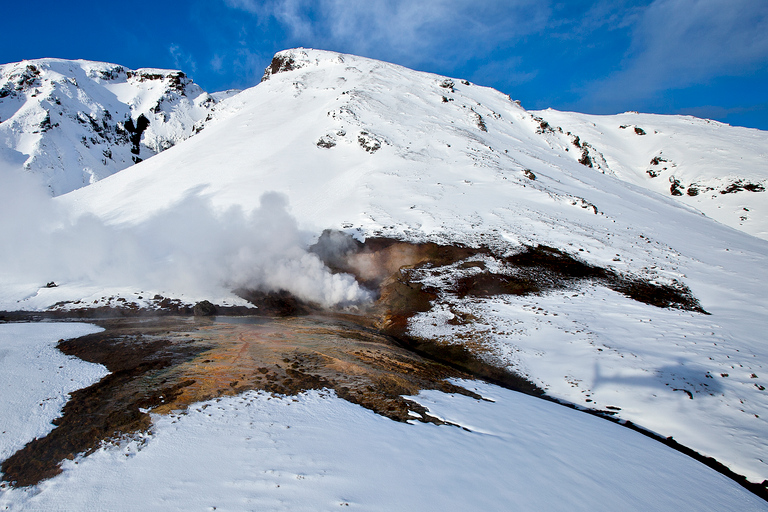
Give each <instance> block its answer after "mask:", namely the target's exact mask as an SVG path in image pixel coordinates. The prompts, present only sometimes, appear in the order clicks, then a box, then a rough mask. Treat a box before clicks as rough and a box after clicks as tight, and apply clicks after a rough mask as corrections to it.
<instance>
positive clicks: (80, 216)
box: [0, 49, 768, 482]
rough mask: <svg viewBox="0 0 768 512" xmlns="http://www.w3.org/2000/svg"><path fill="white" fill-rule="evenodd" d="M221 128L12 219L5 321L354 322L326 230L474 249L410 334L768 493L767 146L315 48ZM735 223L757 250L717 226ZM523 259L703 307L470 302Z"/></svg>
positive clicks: (241, 104) (585, 282) (500, 297)
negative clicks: (158, 315) (245, 301)
mask: <svg viewBox="0 0 768 512" xmlns="http://www.w3.org/2000/svg"><path fill="white" fill-rule="evenodd" d="M126 80H127V79H126ZM226 109H227V112H228V114H227V116H225V117H222V118H221V119H220V120H219V121H218V122H216V123H212V124H210V126H208V127H207V128H206V129H205V130H204V131H202V132H201V133H200V134H198V135H196V136H195V137H194V138H192V139H190V140H186V141H183V142H180V143H178V144H176V145H175V146H174V147H171V148H169V149H167V150H166V151H163V152H162V153H160V154H158V155H156V156H155V157H153V158H151V159H148V160H145V161H142V162H140V163H138V164H136V165H133V166H131V167H130V168H127V169H125V170H123V171H121V172H119V173H116V174H114V175H112V176H110V177H108V178H106V179H103V180H100V181H98V182H96V183H93V184H92V185H89V186H87V187H84V188H81V189H78V190H75V191H73V192H71V193H68V194H65V195H62V196H60V197H57V198H55V199H54V200H53V201H52V205H48V203H46V205H47V206H45V207H42V206H40V205H39V204H37V203H35V204H34V205H33V207H30V209H29V210H27V211H26V212H25V215H22V216H21V217H20V218H21V219H34V221H35V222H34V224H29V225H24V226H22V228H24V229H21V228H20V227H19V226H17V225H16V224H14V225H13V226H10V228H12V229H15V230H16V231H17V232H18V231H22V232H23V233H24V236H23V237H21V239H20V242H19V243H18V244H16V245H14V247H13V252H12V255H14V258H12V259H9V258H5V259H4V260H3V261H4V262H5V264H4V266H3V268H2V269H0V274H2V273H5V276H4V277H3V278H2V279H3V283H4V287H3V289H2V296H1V297H0V307H2V309H6V310H8V309H20V308H21V309H42V308H46V307H48V306H51V305H53V304H56V303H63V302H67V304H66V305H65V306H63V307H70V306H73V305H74V306H78V305H83V304H89V305H91V304H96V305H103V304H105V303H111V304H114V303H115V302H114V301H115V298H117V297H119V298H120V299H118V300H122V301H124V302H125V301H129V302H133V301H135V302H136V303H137V304H142V303H141V300H142V298H146V297H150V296H152V295H153V294H154V293H162V294H163V295H165V296H172V297H179V298H182V299H183V300H187V301H194V300H199V299H204V298H208V299H216V300H219V299H222V300H230V301H232V302H237V301H238V300H239V299H238V298H237V297H235V296H234V295H232V293H231V291H232V289H233V288H235V287H238V286H260V287H262V288H268V289H285V290H288V291H290V292H292V293H293V294H294V295H296V296H299V297H301V298H304V299H306V300H312V301H315V302H320V303H324V304H328V305H338V304H349V303H351V302H360V301H365V300H366V299H369V298H370V295H367V294H366V292H365V290H363V289H362V288H361V287H360V286H359V283H357V282H355V281H354V280H353V279H350V278H349V276H346V277H344V276H342V275H340V274H331V273H330V272H329V271H328V270H327V269H325V268H323V267H322V264H321V263H320V262H319V260H318V259H317V257H315V256H314V254H311V253H307V252H306V251H305V250H304V249H305V248H306V247H307V246H308V245H309V244H311V243H312V242H314V241H315V240H317V237H318V236H319V235H320V234H321V233H322V232H323V230H325V229H335V230H340V231H343V232H345V233H347V234H349V235H352V236H354V237H356V238H358V239H365V238H368V237H372V236H387V237H391V238H396V239H399V240H403V241H408V242H426V241H432V242H437V243H442V244H454V245H455V244H463V245H464V246H468V247H476V248H484V249H486V250H487V252H485V253H482V254H480V253H478V254H476V255H475V256H473V257H472V258H469V259H468V260H466V261H461V262H458V263H455V264H451V265H446V266H443V267H439V268H438V267H434V268H433V267H428V268H422V269H417V270H415V271H413V272H412V273H411V274H409V276H410V277H409V279H411V281H412V282H418V283H420V284H422V285H424V286H427V287H432V288H433V289H436V290H440V291H439V293H436V294H435V297H434V299H433V300H432V302H431V303H430V305H429V309H428V310H426V311H422V312H420V313H419V314H418V315H416V316H414V317H413V318H411V319H410V323H409V324H408V329H409V331H408V332H409V334H411V335H412V336H414V337H417V338H422V339H433V340H439V341H440V343H443V344H445V345H456V344H459V345H463V346H464V347H465V348H467V349H468V350H472V351H475V352H476V353H477V354H479V355H480V356H481V357H483V358H484V359H485V360H486V361H488V362H490V363H492V364H494V365H497V366H498V367H501V368H504V369H509V370H512V371H515V372H517V373H518V374H521V375H524V376H526V377H527V378H528V379H529V380H531V381H532V382H533V383H535V384H536V385H537V386H539V387H540V388H542V389H544V390H545V391H546V392H547V393H548V394H549V395H551V396H553V397H556V398H558V399H561V400H564V401H568V402H571V403H573V404H576V405H578V406H580V407H588V408H596V409H600V410H606V411H612V412H613V413H615V415H616V417H617V418H620V419H623V420H631V421H633V422H635V423H637V424H639V425H641V426H643V427H645V428H648V429H650V430H652V431H654V432H656V433H658V434H660V435H663V436H672V437H674V439H676V440H677V441H679V442H680V443H682V444H683V445H685V446H688V447H690V448H693V449H694V450H696V451H699V452H700V453H703V454H705V455H709V456H712V457H714V458H716V459H717V460H718V461H720V462H722V463H723V464H725V465H727V466H728V467H730V468H731V469H732V470H733V471H735V472H736V473H738V474H740V475H745V476H746V477H747V478H748V479H750V480H751V481H753V482H761V481H763V480H765V479H768V464H766V462H765V461H766V460H768V445H766V443H765V441H764V440H765V439H766V437H768V435H767V434H768V423H766V420H767V419H768V394H767V393H766V392H765V389H766V387H768V380H766V379H767V375H768V373H766V372H768V347H766V344H765V336H764V333H765V332H766V327H768V325H767V324H766V318H767V316H766V312H767V311H768V296H767V295H766V294H765V290H764V285H763V284H762V282H761V279H760V278H759V276H761V275H762V274H763V273H764V271H765V269H766V268H768V242H766V241H765V240H763V239H761V238H758V237H757V236H752V235H751V234H748V233H753V234H755V235H758V236H761V237H765V236H766V233H767V232H768V231H766V222H768V219H766V215H765V210H764V208H765V207H764V204H765V199H764V198H765V197H768V194H766V193H765V192H764V191H763V188H764V186H765V180H766V177H767V176H768V170H767V168H766V163H765V162H766V161H765V153H764V151H765V148H766V147H768V134H766V133H765V132H761V131H758V130H746V129H741V128H733V127H728V126H725V125H721V124H714V123H707V122H706V121H697V120H690V119H689V118H680V117H674V116H673V117H668V116H642V115H639V114H625V115H620V116H606V117H597V116H582V115H578V114H568V113H558V112H554V111H545V112H528V111H526V110H525V109H524V108H522V106H521V105H520V104H519V103H517V102H515V101H513V100H512V99H511V98H509V97H508V96H507V95H504V94H502V93H500V92H498V91H495V90H493V89H489V88H486V87H480V86H477V85H475V84H472V83H470V82H468V81H464V80H460V79H451V78H446V77H442V76H437V75H433V74H429V73H422V72H416V71H412V70H409V69H406V68H403V67H400V66H396V65H392V64H387V63H383V62H379V61H374V60H370V59H365V58H359V57H354V56H350V55H341V54H337V53H331V52H323V51H316V50H307V49H296V50H288V51H285V52H281V53H279V54H277V55H276V56H275V59H274V60H273V62H272V64H271V65H270V67H269V68H268V69H267V71H266V73H265V76H264V80H263V81H262V83H260V84H259V85H257V86H256V87H254V88H251V89H248V90H246V91H243V92H241V93H239V94H237V95H236V96H233V97H231V98H229V99H228V100H227V107H226ZM590 123H594V124H590ZM617 123H619V124H618V126H614V125H615V124H617ZM624 125H626V126H625V127H624V128H622V127H621V126H624ZM150 126H151V123H150ZM148 129H149V128H148ZM641 132H643V133H645V135H643V134H642V133H641ZM715 141H716V143H715ZM657 157H658V158H657ZM740 162H746V165H745V166H744V167H742V165H741V163H740ZM715 164H716V165H715ZM665 167H666V169H665ZM649 170H650V171H652V172H647V171H649ZM654 174H656V177H653V175H654ZM672 177H674V179H673V180H672V182H670V179H672ZM660 180H666V182H665V184H664V185H663V186H661V185H660V186H659V190H655V189H654V187H655V186H656V185H655V184H656V183H657V182H659V181H660ZM675 180H677V181H678V182H679V185H677V186H676V187H673V188H672V190H677V191H678V192H680V194H681V195H675V194H673V193H672V192H671V191H670V186H671V185H674V183H675ZM718 180H720V181H718ZM708 188H711V190H707V189H708ZM731 188H733V189H734V190H733V191H732V192H735V193H730V192H729V193H725V194H723V193H721V192H728V191H729V189H731ZM736 188H740V189H739V190H735V189H736ZM693 189H696V190H698V191H699V193H698V195H696V194H694V193H693V192H690V191H692V190H693ZM713 196H714V197H713ZM742 200H743V201H747V202H745V203H743V204H744V206H741V205H742V203H740V202H739V201H742ZM729 201H733V202H729ZM737 207H741V208H742V209H743V208H747V209H748V210H749V212H748V213H749V215H747V220H744V221H740V222H742V223H743V225H738V226H735V227H738V228H739V229H741V230H744V231H747V232H748V233H745V232H744V231H740V230H738V229H733V228H732V227H729V226H728V225H726V224H731V225H732V224H734V222H732V219H731V217H732V215H733V211H731V210H733V209H734V208H737ZM46 208H47V210H46ZM720 210H723V211H724V212H725V213H723V214H722V217H721V216H720V215H721V214H720V213H719V211H720ZM702 212H703V213H705V214H706V215H704V214H703V213H702ZM51 218H54V219H55V220H51ZM718 221H719V222H718ZM735 224H739V222H736V223H735ZM40 226H43V227H42V228H41V227H40ZM30 233H32V234H30ZM528 247H546V248H548V249H546V250H549V251H551V253H552V254H562V255H567V256H568V257H569V258H572V259H575V260H578V261H580V262H582V263H584V264H587V265H591V266H592V268H596V269H603V270H604V271H605V272H610V273H611V275H619V276H624V277H626V278H627V279H642V280H644V282H646V283H651V284H654V285H658V286H662V285H665V286H668V287H672V288H675V289H685V290H689V291H690V293H691V294H692V296H693V297H695V299H696V300H697V301H698V302H697V304H698V305H699V306H698V307H697V308H687V309H686V308H680V309H675V308H663V307H658V306H654V305H650V304H647V303H643V302H641V301H637V300H633V299H632V298H631V297H630V296H628V295H627V294H623V293H621V291H620V290H619V291H617V290H616V289H612V288H610V287H607V286H604V285H603V284H602V283H601V281H600V280H598V279H581V280H574V281H573V282H572V285H571V286H570V287H566V288H558V289H555V288H551V289H547V290H545V291H543V292H542V293H538V294H515V293H508V294H486V295H482V294H475V295H472V294H466V293H465V294H462V293H460V290H459V286H458V284H459V281H460V280H461V279H464V278H467V277H470V278H471V277H477V276H481V275H484V274H487V275H489V276H500V275H502V276H509V277H514V276H516V275H518V274H517V273H516V272H518V270H517V269H515V268H514V267H513V265H511V264H510V263H509V262H510V261H511V260H510V259H509V258H510V257H512V256H514V255H515V254H519V253H521V252H522V251H525V250H526V248H528ZM1 254H2V253H0V255H1ZM46 254H55V259H53V260H51V258H48V257H46V256H45V255H46ZM49 281H52V282H55V283H56V284H57V285H58V286H55V287H54V286H51V287H45V286H44V284H45V283H47V282H49Z"/></svg>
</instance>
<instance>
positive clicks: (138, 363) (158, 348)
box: [0, 320, 204, 487]
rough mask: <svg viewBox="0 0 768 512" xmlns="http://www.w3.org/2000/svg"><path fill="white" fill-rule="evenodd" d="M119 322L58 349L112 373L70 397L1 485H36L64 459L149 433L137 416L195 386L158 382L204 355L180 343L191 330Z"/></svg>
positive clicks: (6, 466)
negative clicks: (50, 427) (112, 441)
mask: <svg viewBox="0 0 768 512" xmlns="http://www.w3.org/2000/svg"><path fill="white" fill-rule="evenodd" d="M118 322H119V321H110V322H105V323H104V324H103V325H104V326H105V327H107V330H106V331H104V332H101V333H97V334H91V335H88V336H83V337H81V338H77V339H73V340H67V341H61V342H60V343H59V344H58V348H59V349H60V350H61V351H62V352H63V353H65V354H67V355H73V356H77V357H79V358H81V359H83V360H85V361H90V362H93V363H100V364H103V365H105V366H106V367H107V369H109V371H110V372H111V373H110V374H109V375H107V376H106V377H105V378H103V379H102V380H101V381H99V382H98V383H96V384H94V385H92V386H89V387H87V388H84V389H80V390H78V391H75V392H73V393H71V394H70V400H69V401H68V402H67V404H66V405H65V406H64V409H63V411H62V416H61V417H59V418H57V419H55V420H54V421H53V423H54V425H56V428H54V429H53V430H52V431H51V432H50V433H49V434H48V435H47V436H45V437H43V438H41V439H35V440H34V441H32V442H30V443H28V444H27V445H26V446H25V447H24V448H23V449H21V450H19V451H18V452H16V453H15V454H13V455H12V456H11V457H9V458H8V459H6V460H5V461H4V462H3V463H2V466H0V471H2V473H3V480H5V481H8V482H10V483H12V484H13V485H14V486H17V487H24V486H29V485H35V484H37V483H38V482H40V481H41V480H44V479H46V478H50V477H52V476H55V475H57V474H58V473H60V472H61V469H60V467H59V465H60V463H61V461H62V460H64V459H72V458H74V457H75V456H77V454H80V453H89V452H91V451H93V450H94V449H96V448H98V446H99V444H100V443H101V442H102V441H103V440H107V439H112V438H117V437H120V436H122V435H125V434H130V433H133V432H138V431H144V430H147V429H148V428H149V426H150V417H149V415H148V414H147V413H145V412H141V410H142V409H149V408H153V407H156V406H157V405H159V404H161V403H164V402H165V401H169V400H172V399H173V397H174V396H176V395H178V394H179V393H180V390H181V389H183V388H184V387H186V386H188V385H190V384H191V383H192V382H193V381H191V380H186V381H180V382H172V383H171V382H166V381H163V380H162V379H160V375H161V374H162V371H163V370H164V369H165V368H167V367H169V366H171V365H174V364H179V363H180V362H182V361H184V360H187V359H191V358H193V357H194V356H195V355H196V354H198V353H199V352H201V351H202V350H203V349H204V347H202V346H192V345H190V344H189V343H188V342H187V341H186V339H185V338H183V337H179V334H178V333H179V332H183V331H185V330H188V329H190V326H189V325H186V324H180V323H179V322H178V321H172V322H168V321H165V320H156V321H153V322H136V321H129V322H131V323H128V324H120V323H118ZM169 329H172V330H173V331H174V332H175V333H176V334H175V335H174V336H173V337H167V336H165V334H166V333H168V330H169Z"/></svg>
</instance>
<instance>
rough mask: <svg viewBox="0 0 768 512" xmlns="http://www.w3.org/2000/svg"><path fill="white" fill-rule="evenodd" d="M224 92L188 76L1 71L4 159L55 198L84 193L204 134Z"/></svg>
mask: <svg viewBox="0 0 768 512" xmlns="http://www.w3.org/2000/svg"><path fill="white" fill-rule="evenodd" d="M227 95H228V94H227V93H224V94H219V95H216V94H213V95H212V94H208V93H206V92H205V91H203V90H202V89H201V88H200V87H199V86H198V85H197V84H195V83H194V82H193V81H192V80H191V79H190V78H189V77H187V76H186V75H185V74H184V73H183V72H181V71H169V70H161V69H138V70H132V69H127V68H125V67H123V66H118V65H115V64H107V63H102V62H90V61H84V60H77V61H69V60H61V59H37V60H28V61H23V62H17V63H13V64H5V65H2V66H0V147H4V148H7V151H4V155H3V156H4V157H5V158H4V159H5V160H12V163H21V162H23V166H24V168H25V169H27V170H28V171H30V172H32V173H34V174H37V175H39V176H40V177H41V178H42V179H43V181H44V182H45V184H46V185H47V187H48V189H49V191H50V193H51V194H52V195H59V194H64V193H66V192H69V191H72V190H75V189H77V188H80V187H83V186H85V185H88V184H90V183H94V182H96V181H98V180H100V179H102V178H105V177H107V176H109V175H111V174H114V173H115V172H117V171H119V170H122V169H125V168H126V167H128V166H130V165H133V164H135V163H137V162H140V161H142V160H144V159H146V158H149V157H150V156H152V155H154V154H156V153H159V152H161V151H163V150H165V149H168V148H169V147H171V146H173V145H174V144H176V143H178V142H180V141H182V140H184V139H186V138H188V137H190V136H191V135H193V134H194V133H196V132H198V131H199V130H200V129H202V127H203V125H204V123H205V121H206V119H207V118H208V116H209V115H210V114H211V111H212V110H213V109H214V107H215V105H216V104H217V103H218V101H219V100H220V99H221V98H222V97H225V96H227Z"/></svg>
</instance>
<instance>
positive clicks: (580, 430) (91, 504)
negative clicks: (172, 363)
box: [0, 382, 768, 511]
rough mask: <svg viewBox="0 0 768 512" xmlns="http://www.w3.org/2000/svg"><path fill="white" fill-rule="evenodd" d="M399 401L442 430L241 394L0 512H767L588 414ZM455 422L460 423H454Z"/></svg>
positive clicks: (5, 499)
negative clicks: (420, 408)
mask: <svg viewBox="0 0 768 512" xmlns="http://www.w3.org/2000/svg"><path fill="white" fill-rule="evenodd" d="M460 384H462V385H464V386H466V387H468V388H470V389H474V390H475V391H476V392H478V393H480V394H481V395H482V396H483V397H486V398H487V399H489V400H492V401H483V400H474V399H472V398H469V397H466V396H462V395H447V394H445V393H441V392H437V391H429V392H422V393H421V394H419V396H416V397H411V398H412V399H413V400H415V401H417V402H419V403H420V404H422V405H424V406H425V407H427V408H428V409H429V410H430V413H432V414H435V415H437V416H439V417H442V418H445V419H446V420H448V421H450V422H452V423H454V424H455V425H457V426H448V425H443V426H435V425H433V424H429V423H427V424H425V423H421V422H412V424H404V423H398V422H394V421H391V420H389V419H386V418H383V417H381V416H377V415H376V414H374V413H372V412H371V411H368V410H366V409H363V408H362V407H360V406H357V405H353V404H350V403H349V402H346V401H344V400H341V399H339V398H337V397H336V395H335V394H334V393H333V392H327V391H311V392H306V393H302V394H300V395H298V396H296V397H274V396H271V395H269V394H266V393H258V392H247V393H245V394H243V395H241V396H237V397H227V398H221V399H217V400H211V401H209V402H205V403H201V404H196V405H194V406H192V407H190V408H189V409H188V410H187V411H183V412H181V413H179V414H172V415H169V416H162V417H155V419H154V422H155V425H154V429H153V430H154V432H153V434H152V435H150V436H149V437H144V436H142V437H139V438H137V439H134V440H126V441H124V442H122V443H119V444H112V445H106V446H104V447H102V448H101V449H99V450H98V451H96V452H95V453H93V454H91V455H89V456H88V457H85V458H80V459H78V460H76V461H66V462H65V464H64V473H63V474H61V475H60V476H57V477H56V478H53V479H51V480H48V481H45V482H43V483H42V484H40V485H39V486H38V487H37V488H35V489H18V490H17V489H7V490H4V491H2V490H0V506H3V505H4V509H7V510H30V511H31V510H45V511H70V510H71V511H74V510H78V511H85V510H112V511H122V510H126V511H128V510H163V511H170V510H231V511H239V510H291V511H295V510H312V511H315V510H339V507H342V508H343V509H345V510H346V509H350V510H352V509H359V510H488V511H497V510H498V511H502V510H537V511H547V510H564V509H567V510H585V511H587V510H588V511H598V510H616V509H621V510H658V511H667V510H669V511H687V510H690V511H694V510H733V511H740V510H755V511H757V510H768V504H766V503H765V502H764V501H763V500H761V499H760V498H757V497H756V496H753V495H751V494H750V493H749V492H747V491H745V490H744V489H742V488H741V487H739V486H738V485H737V484H735V483H734V482H732V481H730V480H728V479H727V478H725V477H723V476H722V475H720V474H718V473H715V472H714V471H712V470H710V469H709V468H707V467H705V466H704V465H702V464H699V463H697V462H695V461H693V460H691V459H689V458H688V457H686V456H684V455H682V454H680V453H678V452H675V451H673V450H671V449H669V448H667V447H665V446H663V445H661V444H659V443H656V442H654V441H652V440H650V439H648V438H646V437H644V436H642V435H639V434H637V433H635V432H632V431H630V430H627V429H624V428H622V427H620V426H618V425H614V424H611V423H608V422H605V421H603V420H600V419H599V418H594V417H592V416H588V415H586V414H580V413H578V412H576V411H573V410H569V409H565V408H562V407H559V406H557V405H555V404H552V403H549V402H544V401H541V400H537V399H535V398H531V397H529V396H525V395H520V394H518V393H515V392H511V391H508V390H505V389H502V388H498V387H496V386H492V385H488V384H484V383H479V382H463V383H460ZM459 427H461V428H459Z"/></svg>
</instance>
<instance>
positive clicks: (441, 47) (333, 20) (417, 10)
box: [225, 0, 550, 65]
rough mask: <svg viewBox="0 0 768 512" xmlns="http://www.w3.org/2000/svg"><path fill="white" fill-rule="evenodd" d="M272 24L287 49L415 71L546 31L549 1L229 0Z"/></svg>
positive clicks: (474, 54)
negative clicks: (282, 33)
mask: <svg viewBox="0 0 768 512" xmlns="http://www.w3.org/2000/svg"><path fill="white" fill-rule="evenodd" d="M225 3H226V4H227V5H228V6H229V7H231V8H235V9H239V10H242V11H245V12H248V13H250V14H252V15H253V16H254V17H255V18H256V19H257V21H260V22H261V23H265V22H266V20H267V19H268V18H272V19H274V20H276V21H277V22H278V23H280V24H281V25H282V26H283V27H284V28H285V30H286V32H287V34H288V41H286V43H288V44H291V45H294V44H296V45H307V46H317V47H322V48H325V49H333V50H338V51H344V52H350V53H355V54H359V55H366V56H371V57H376V58H382V59H385V60H391V61H397V62H400V63H404V64H407V65H419V64H423V63H427V62H435V61H445V62H449V61H451V60H453V59H457V58H459V59H466V58H470V57H475V56H477V55H478V54H482V53H483V52H484V51H487V50H489V49H491V48H494V47H495V46H496V45H498V44H499V43H500V42H502V41H512V40H514V39H516V38H519V37H523V36H525V35H528V34H531V33H534V32H536V31H539V30H541V29H542V28H543V27H544V26H545V25H546V23H547V20H548V19H549V15H550V8H549V2H547V1H537V0H507V1H504V0H499V1H487V2H476V1H470V0H422V1H419V2H413V1H410V0H368V1H367V2H360V1H357V0H314V1H313V0H271V1H266V2H257V1H255V0H225Z"/></svg>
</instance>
